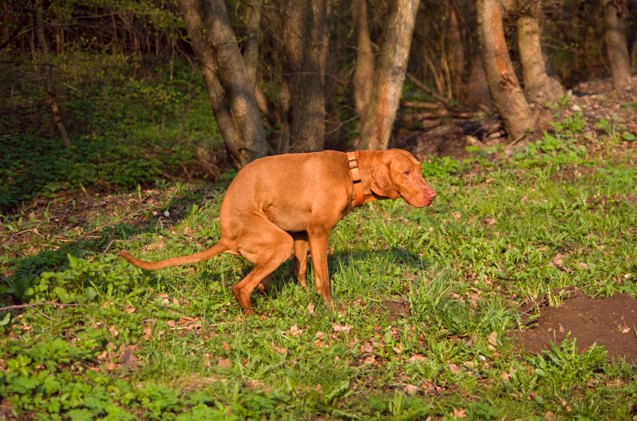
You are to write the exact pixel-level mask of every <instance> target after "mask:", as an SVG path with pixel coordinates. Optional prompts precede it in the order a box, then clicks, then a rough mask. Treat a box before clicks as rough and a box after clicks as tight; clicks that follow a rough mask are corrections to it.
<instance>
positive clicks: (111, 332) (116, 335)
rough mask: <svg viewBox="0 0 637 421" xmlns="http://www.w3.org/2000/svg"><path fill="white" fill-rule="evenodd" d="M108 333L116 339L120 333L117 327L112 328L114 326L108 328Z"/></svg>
mask: <svg viewBox="0 0 637 421" xmlns="http://www.w3.org/2000/svg"><path fill="white" fill-rule="evenodd" d="M108 333H110V334H111V335H113V336H114V337H116V338H117V337H118V336H119V331H118V330H117V328H116V327H115V326H112V325H111V326H109V327H108Z"/></svg>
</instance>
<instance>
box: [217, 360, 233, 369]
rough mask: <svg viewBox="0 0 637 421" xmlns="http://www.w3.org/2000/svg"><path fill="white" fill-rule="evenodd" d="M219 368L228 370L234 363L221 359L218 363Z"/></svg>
mask: <svg viewBox="0 0 637 421" xmlns="http://www.w3.org/2000/svg"><path fill="white" fill-rule="evenodd" d="M217 366H218V367H219V368H225V369H228V368H230V367H232V361H230V358H219V362H217Z"/></svg>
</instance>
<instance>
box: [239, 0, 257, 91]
mask: <svg viewBox="0 0 637 421" xmlns="http://www.w3.org/2000/svg"><path fill="white" fill-rule="evenodd" d="M245 21H246V22H245V25H246V34H245V36H246V40H245V42H244V49H243V58H244V59H245V62H246V69H247V72H248V77H249V78H250V81H251V82H252V84H253V85H254V86H256V83H257V69H258V67H259V30H260V28H261V0H249V1H247V2H246V14H245Z"/></svg>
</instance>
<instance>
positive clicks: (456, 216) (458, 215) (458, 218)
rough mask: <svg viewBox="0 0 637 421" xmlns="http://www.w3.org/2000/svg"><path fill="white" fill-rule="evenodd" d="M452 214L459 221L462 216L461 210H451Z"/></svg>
mask: <svg viewBox="0 0 637 421" xmlns="http://www.w3.org/2000/svg"><path fill="white" fill-rule="evenodd" d="M451 216H452V217H453V219H455V220H456V221H459V220H460V218H462V215H460V212H451Z"/></svg>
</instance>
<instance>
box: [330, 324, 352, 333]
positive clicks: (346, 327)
mask: <svg viewBox="0 0 637 421" xmlns="http://www.w3.org/2000/svg"><path fill="white" fill-rule="evenodd" d="M332 330H334V332H345V333H348V332H349V331H350V330H352V326H350V325H347V324H346V325H339V324H338V323H332Z"/></svg>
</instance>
